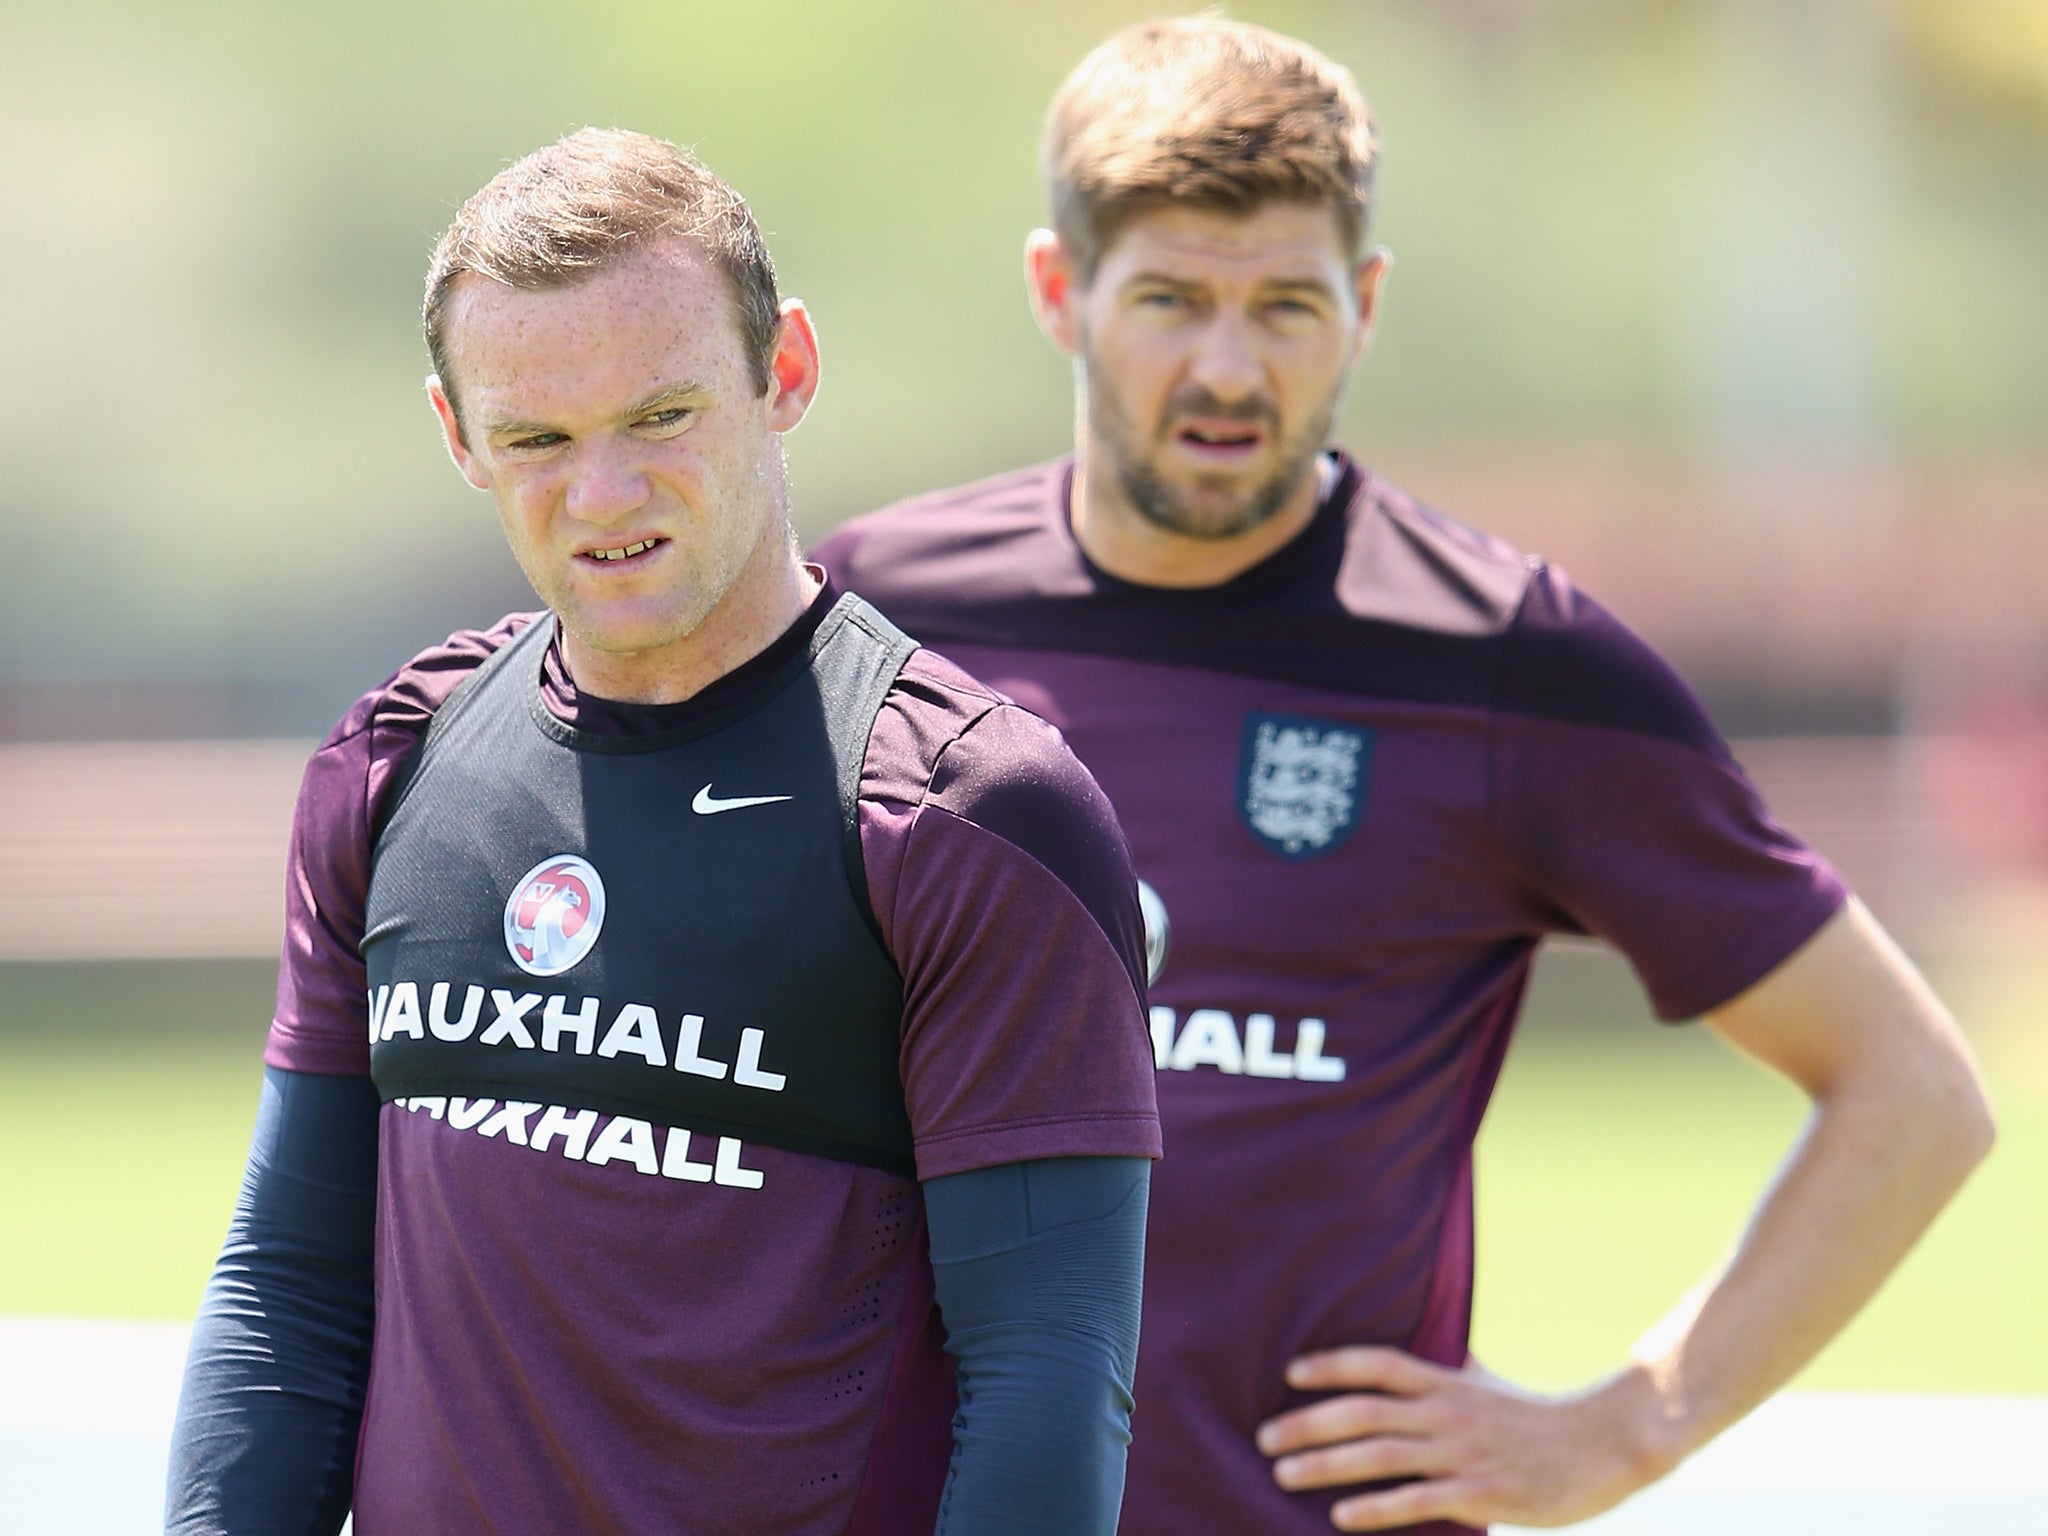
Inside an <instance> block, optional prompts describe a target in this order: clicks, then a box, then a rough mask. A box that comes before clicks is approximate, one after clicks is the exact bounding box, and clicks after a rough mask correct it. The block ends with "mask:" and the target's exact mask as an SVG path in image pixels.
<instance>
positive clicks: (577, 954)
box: [505, 853, 604, 976]
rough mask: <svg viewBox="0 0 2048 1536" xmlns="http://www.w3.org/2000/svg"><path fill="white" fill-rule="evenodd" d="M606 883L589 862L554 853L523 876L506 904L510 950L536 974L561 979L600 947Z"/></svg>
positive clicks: (524, 968) (523, 966)
mask: <svg viewBox="0 0 2048 1536" xmlns="http://www.w3.org/2000/svg"><path fill="white" fill-rule="evenodd" d="M602 927H604V882H603V881H602V880H600V879H598V877H597V871H596V870H595V869H593V868H591V866H590V864H589V862H588V861H587V860H585V859H579V858H576V857H574V856H573V855H570V854H566V853H557V854H551V855H549V856H548V857H547V858H545V859H542V860H541V861H540V862H539V863H538V864H536V865H534V866H533V868H531V869H529V870H528V871H527V872H526V873H525V874H523V875H521V876H520V877H519V883H518V884H517V885H515V886H513V887H512V894H511V895H510V896H509V897H507V898H506V900H505V948H506V949H508V950H510V951H511V952H512V960H513V963H514V964H516V965H517V966H518V967H519V969H521V970H522V971H525V972H526V973H527V974H528V975H531V976H559V975H561V974H562V972H564V971H566V970H568V969H569V968H570V967H571V966H573V965H574V964H576V962H577V961H579V960H581V959H582V958H583V957H584V956H585V955H587V954H589V953H590V951H591V949H592V948H593V947H594V946H595V945H596V943H597V934H598V930H599V929H601V928H602Z"/></svg>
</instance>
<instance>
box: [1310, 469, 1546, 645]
mask: <svg viewBox="0 0 2048 1536" xmlns="http://www.w3.org/2000/svg"><path fill="white" fill-rule="evenodd" d="M1345 473H1346V475H1347V477H1349V476H1350V475H1353V474H1355V475H1356V477H1357V478H1356V481H1355V483H1354V484H1353V485H1352V488H1351V490H1350V494H1349V495H1348V496H1345V498H1344V501H1345V505H1344V507H1343V509H1342V512H1343V524H1342V536H1341V537H1342V549H1341V553H1340V554H1339V555H1338V557H1337V560H1336V571H1335V581H1334V595H1335V597H1336V600H1337V602H1338V603H1339V604H1340V605H1341V607H1342V608H1343V610H1344V611H1345V612H1346V613H1348V614H1350V615H1351V616H1352V617H1353V618H1356V619H1361V620H1366V621H1372V622H1378V623H1384V624H1396V625H1400V626H1402V627H1405V628H1411V629H1417V630H1422V631H1427V632H1432V633H1439V634H1448V635H1467V636H1483V635H1498V634H1501V633H1503V632H1505V631H1506V630H1508V629H1509V628H1511V627H1512V626H1513V624H1514V622H1515V619H1516V616H1517V614H1518V613H1519V612H1520V610H1521V607H1522V604H1523V602H1524V600H1525V599H1526V597H1527V595H1528V593H1529V590H1530V586H1531V584H1532V582H1534V581H1535V580H1536V579H1537V578H1538V577H1539V574H1540V572H1541V571H1542V569H1543V562H1542V561H1541V560H1540V559H1538V558H1537V557H1535V556H1533V555H1529V554H1526V553H1524V552H1523V551H1522V550H1520V549H1517V548H1516V547H1515V546H1514V545H1512V544H1510V543H1508V542H1507V541H1506V540H1505V539H1501V538H1498V537H1496V536H1495V535H1493V534H1490V533H1485V532H1482V531H1481V530H1480V529H1478V528H1475V527H1472V526H1471V525H1469V524H1466V523H1462V522H1459V521H1458V520H1457V519H1455V518H1452V517H1449V516H1447V515H1445V514H1444V513H1442V512H1440V511H1438V510H1437V509H1436V508H1435V507H1432V506H1429V505H1428V504H1426V503H1424V502H1422V501H1419V500H1417V499H1416V498H1415V497H1413V496H1411V495H1409V494H1408V493H1407V492H1406V491H1404V490H1402V489H1401V487H1399V486H1398V485H1395V484H1394V483H1393V482H1392V481H1389V480H1386V479H1383V478H1381V477H1380V476H1378V475H1376V474H1373V473H1370V472H1369V471H1364V470H1353V469H1351V468H1350V467H1349V466H1348V465H1347V466H1346V470H1345ZM1339 494H1340V495H1342V494H1343V492H1342V490H1341V488H1340V491H1339Z"/></svg>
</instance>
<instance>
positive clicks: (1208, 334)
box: [1188, 313, 1265, 400]
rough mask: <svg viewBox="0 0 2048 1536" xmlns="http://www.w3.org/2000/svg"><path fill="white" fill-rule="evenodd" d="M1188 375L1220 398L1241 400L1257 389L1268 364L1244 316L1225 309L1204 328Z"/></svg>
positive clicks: (1194, 382)
mask: <svg viewBox="0 0 2048 1536" xmlns="http://www.w3.org/2000/svg"><path fill="white" fill-rule="evenodd" d="M1188 379H1189V382H1190V383H1193V384H1198V385H1200V386H1201V387H1202V388H1203V389H1206V390H1207V391H1208V392H1209V393H1210V394H1212V395H1214V396H1216V397H1217V398H1218V399H1219V400H1242V399H1244V398H1245V397H1247V396H1249V395H1253V394H1256V393H1257V392H1258V390H1259V387H1260V385H1261V384H1262V383H1263V382H1264V380H1265V368H1264V366H1263V364H1262V363H1261V361H1260V358H1259V354H1258V350H1257V347H1256V345H1255V338H1254V337H1253V336H1252V334H1251V328H1250V327H1249V326H1247V325H1246V324H1245V323H1244V321H1243V319H1242V318H1240V317H1239V316H1236V315H1232V314H1228V313H1223V314H1219V315H1217V316H1216V317H1215V318H1214V319H1213V320H1211V321H1210V322H1209V324H1208V325H1206V326H1204V327H1203V328H1202V332H1201V334H1200V336H1198V337H1197V338H1196V340H1195V349H1194V353H1193V355H1192V356H1191V357H1190V358H1189V360H1188Z"/></svg>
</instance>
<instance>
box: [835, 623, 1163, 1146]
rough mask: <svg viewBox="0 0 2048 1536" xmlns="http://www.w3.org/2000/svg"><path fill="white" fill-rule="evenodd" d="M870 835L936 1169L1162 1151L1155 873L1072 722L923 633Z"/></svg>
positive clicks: (889, 711)
mask: <svg viewBox="0 0 2048 1536" xmlns="http://www.w3.org/2000/svg"><path fill="white" fill-rule="evenodd" d="M963 685H965V686H963ZM963 713H964V714H967V715H970V716H971V718H969V719H967V720H966V722H965V723H964V724H962V723H961V716H962V715H963ZM861 842H862V851H863V856H864V858H865V861H866V865H867V878H868V886H869V892H870V897H871V901H872V904H873V907H874V911H875V915H876V920H877V922H878V924H879V925H880V927H881V929H882V935H883V939H884V942H885V943H886V944H887V946H888V948H889V951H890V953H891V955H892V956H893V957H894V958H895V960H896V962H897V965H898V967H899V968H900V970H901V971H902V974H903V982H904V1016H903V1047H902V1074H903V1085H904V1097H905V1101H906V1104H907V1106H908V1109H909V1113H910V1122H911V1128H912V1131H913V1134H914V1136H915V1141H916V1153H917V1168H918V1175H919V1177H920V1178H926V1179H929V1178H936V1177H939V1176H941V1175H945V1174H951V1173H962V1172H966V1171H968V1170H970V1169H974V1168H980V1167H987V1166H990V1165H992V1164H996V1163H1005V1162H1017V1161H1022V1160H1024V1159H1028V1158H1041V1157H1066V1156H1137V1157H1156V1156H1158V1155H1159V1150H1160V1145H1159V1122H1158V1111H1157V1106H1156V1103H1155V1099H1154V1092H1153V1067H1152V1055H1151V1046H1150V1041H1149V1036H1148V1035H1147V1033H1146V1028H1145V1019H1144V969H1143V965H1144V961H1143V953H1144V938H1143V926H1142V922H1141V919H1140V918H1139V915H1138V907H1137V884H1136V878H1135V876H1134V875H1133V874H1132V872H1131V864H1130V854H1129V850H1128V848H1127V847H1126V845H1125V843H1124V839H1123V834H1122V831H1121V829H1120V828H1119V827H1118V825H1117V822H1116V818H1115V815H1114V813H1113V812H1112V811H1111V810H1110V807H1109V802H1108V800H1107V799H1106V798H1105V797H1104V796H1103V794H1102V791H1101V790H1100V789H1099V788H1098V787H1097V786H1096V784H1095V782H1094V780H1093V779H1092V778H1090V777H1089V776H1088V773H1087V770H1086V769H1084V768H1082V766H1081V765H1080V763H1079V762H1077V761H1076V760H1075V758H1074V756H1073V754H1072V753H1071V752H1069V751H1068V749H1067V747H1066V744H1065V742H1064V741H1062V740H1061V738H1060V736H1059V734H1058V732H1057V731H1055V730H1054V729H1053V728H1052V727H1051V726H1050V725H1048V724H1046V723H1045V722H1044V721H1043V720H1040V719H1038V718H1037V717H1036V716H1035V715H1032V714H1030V713H1028V712H1027V711H1025V710H1022V709H1020V708H1018V707H1016V706H1015V705H1011V704H1007V703H1003V702H1001V701H999V700H997V699H995V698H994V696H992V695H989V694H987V693H986V691H985V690H982V689H980V688H979V685H975V684H971V683H970V682H969V681H968V680H967V679H966V678H965V676H964V674H960V673H958V672H957V671H956V670H955V669H952V668H951V667H950V665H949V664H945V663H942V662H940V661H938V659H937V658H935V657H932V656H931V655H930V653H929V652H920V653H919V654H918V655H917V656H916V657H914V658H913V659H912V662H911V665H910V668H907V669H906V675H905V678H904V680H903V681H901V682H899V684H898V687H897V689H896V691H895V692H894V693H893V694H892V695H891V699H890V701H889V703H888V704H887V705H886V706H885V707H884V709H883V711H882V713H881V715H880V716H879V717H878V718H877V720H876V723H875V729H874V731H873V733H872V735H871V737H870V742H869V748H868V758H867V763H866V766H865V769H864V772H863V777H862V803H861Z"/></svg>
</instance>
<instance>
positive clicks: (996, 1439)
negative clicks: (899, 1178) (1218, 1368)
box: [925, 1157, 1150, 1536]
mask: <svg viewBox="0 0 2048 1536" xmlns="http://www.w3.org/2000/svg"><path fill="white" fill-rule="evenodd" d="M1149 1181H1150V1167H1149V1165H1148V1164H1147V1163H1146V1162H1145V1160H1144V1159H1142V1158H1109V1157H1094V1158H1047V1159H1043V1160H1038V1161H1032V1162H1025V1163H1009V1164H1004V1165H1001V1166H999V1167H994V1168H985V1169H981V1170H978V1171H976V1172H973V1173H962V1174H953V1175H949V1176H947V1177H945V1178H941V1179H935V1180H932V1181H930V1182H928V1183H927V1184H926V1185H925V1208H926V1214H927V1220H928V1222H929V1224H930V1227H931V1237H932V1271H933V1276H934V1279H935V1281H936V1285H937V1293H938V1299H939V1306H940V1310H941V1312H942V1314H943V1316H944V1320H945V1324H946V1340H947V1344H946V1347H947V1349H948V1350H949V1351H950V1352H951V1353H952V1354H953V1356H954V1358H955V1360H956V1361H957V1363H958V1366H959V1371H958V1381H959V1392H960V1412H959V1416H958V1417H957V1418H956V1420H955V1421H954V1452H953V1463H952V1468H951V1471H950V1473H949V1474H948V1477H947V1480H946V1490H945V1495H944V1498H943V1501H942V1503H941V1505H940V1510H939V1520H938V1531H937V1536H955V1533H959V1536H1053V1533H1058V1536H1091V1533H1099V1536H1109V1533H1111V1532H1112V1531H1114V1530H1115V1528H1116V1523H1117V1513H1118V1509H1119V1506H1120V1505H1121V1502H1122V1497H1123V1481H1124V1453H1125V1449H1126V1447H1127V1446H1128V1445H1129V1443H1130V1417H1131V1382H1132V1373H1133V1370H1134V1368H1135V1365H1136V1357H1137V1343H1138V1311H1139V1292H1140V1287H1141V1284H1142V1280H1143V1263H1144V1239H1145V1206H1146V1195H1147V1189H1148V1185H1149Z"/></svg>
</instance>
